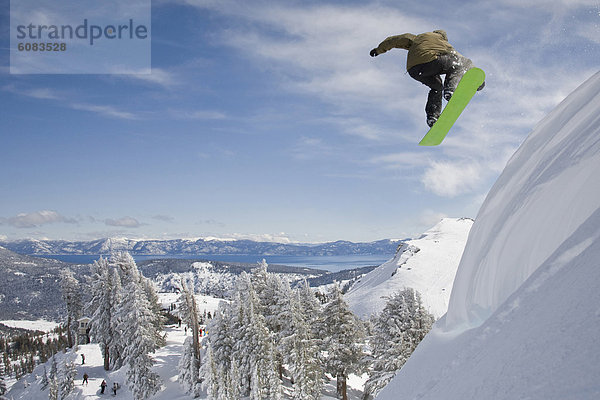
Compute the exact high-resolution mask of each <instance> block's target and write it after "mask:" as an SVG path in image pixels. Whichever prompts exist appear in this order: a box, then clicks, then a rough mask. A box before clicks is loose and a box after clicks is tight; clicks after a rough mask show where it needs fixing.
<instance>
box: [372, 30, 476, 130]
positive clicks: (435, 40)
mask: <svg viewBox="0 0 600 400" xmlns="http://www.w3.org/2000/svg"><path fill="white" fill-rule="evenodd" d="M393 48H398V49H405V50H408V56H407V59H406V69H407V71H408V74H409V75H410V76H411V77H412V78H413V79H416V80H417V81H419V82H421V83H423V84H424V85H427V86H428V87H429V88H430V89H431V90H430V91H429V96H428V97H427V105H426V106H425V113H426V114H427V125H429V126H430V127H431V126H433V124H435V121H437V119H438V118H439V116H440V114H441V112H442V94H443V96H444V98H445V99H446V100H450V98H451V97H452V93H454V90H456V86H457V85H458V81H460V78H461V77H462V76H463V75H464V74H465V72H467V70H468V69H470V68H473V62H472V61H471V60H469V59H468V58H466V57H464V56H463V55H462V54H460V53H459V52H458V51H456V50H454V47H452V45H451V44H450V43H448V36H447V35H446V32H445V31H442V30H436V31H433V32H426V33H422V34H420V35H413V34H412V33H405V34H402V35H396V36H390V37H388V38H387V39H385V40H384V41H383V42H381V43H380V44H379V46H377V47H376V48H374V49H373V50H371V52H370V53H369V54H370V55H371V57H376V56H378V55H380V54H383V53H385V52H386V51H389V50H391V49H393ZM442 74H445V75H446V77H445V79H444V83H443V84H442V78H441V77H440V75H442ZM484 86H485V82H484V83H483V84H482V85H481V86H480V87H479V88H478V89H477V90H481V89H483V87H484Z"/></svg>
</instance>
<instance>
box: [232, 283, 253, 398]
mask: <svg viewBox="0 0 600 400" xmlns="http://www.w3.org/2000/svg"><path fill="white" fill-rule="evenodd" d="M251 292H252V296H250V294H251ZM253 293H254V289H253V288H252V283H251V282H250V278H249V276H248V274H246V273H245V272H242V273H241V274H240V276H239V277H238V279H237V280H236V286H235V293H234V298H233V302H232V304H231V308H230V309H231V315H230V320H229V324H228V325H229V330H230V334H231V338H232V348H231V362H232V363H234V364H235V365H236V368H237V370H238V378H239V382H238V384H239V387H240V392H241V394H242V396H249V395H250V390H251V382H252V369H253V367H254V365H253V363H252V361H253V359H252V350H253V349H252V347H253V345H252V342H251V340H252V339H253V336H252V335H251V333H250V332H251V331H250V326H251V316H250V304H249V302H250V301H254V302H255V304H254V305H253V307H252V309H253V310H254V309H256V306H257V304H256V303H257V300H256V295H254V294H253Z"/></svg>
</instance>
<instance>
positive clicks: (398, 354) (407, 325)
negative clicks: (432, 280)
mask: <svg viewBox="0 0 600 400" xmlns="http://www.w3.org/2000/svg"><path fill="white" fill-rule="evenodd" d="M434 321H435V319H434V317H433V315H431V314H429V313H428V312H427V310H425V307H424V306H423V302H422V300H421V295H420V294H419V292H417V291H415V290H414V289H412V288H408V289H404V290H402V291H400V292H397V293H394V294H393V295H392V296H390V297H389V298H388V301H387V303H386V305H385V307H384V308H383V310H382V312H381V313H380V314H379V315H378V316H377V317H375V318H374V320H373V326H374V332H375V333H374V335H373V337H372V338H371V340H370V343H371V348H372V358H373V367H372V370H371V371H370V372H369V379H368V380H367V382H366V383H365V390H364V396H363V399H365V400H367V399H372V398H373V397H375V396H376V395H377V393H379V391H380V390H381V389H383V387H385V385H387V384H388V382H389V381H390V380H391V379H392V378H393V377H394V375H396V373H397V372H398V370H400V368H402V366H403V365H404V363H405V362H406V361H407V360H408V358H409V357H410V355H411V354H412V353H413V351H414V350H415V349H416V347H417V345H418V344H419V342H420V341H421V340H422V339H423V338H424V337H425V335H426V334H427V332H429V330H430V329H431V327H432V326H433V323H434Z"/></svg>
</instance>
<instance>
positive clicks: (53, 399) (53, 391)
mask: <svg viewBox="0 0 600 400" xmlns="http://www.w3.org/2000/svg"><path fill="white" fill-rule="evenodd" d="M48 380H49V382H50V383H49V385H48V387H49V389H48V399H49V400H58V395H59V386H58V384H59V382H58V364H57V361H56V357H55V356H52V361H51V363H50V375H49V376H48Z"/></svg>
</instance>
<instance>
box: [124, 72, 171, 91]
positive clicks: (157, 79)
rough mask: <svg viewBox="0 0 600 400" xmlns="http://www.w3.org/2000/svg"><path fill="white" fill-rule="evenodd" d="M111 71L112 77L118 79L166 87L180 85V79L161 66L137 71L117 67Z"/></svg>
mask: <svg viewBox="0 0 600 400" xmlns="http://www.w3.org/2000/svg"><path fill="white" fill-rule="evenodd" d="M112 73H113V74H114V75H113V76H114V77H116V78H119V79H127V80H133V81H139V82H145V83H148V84H152V85H158V86H161V87H163V88H167V89H170V88H173V87H175V86H178V85H180V80H179V79H178V78H177V77H176V75H175V74H174V73H172V72H170V71H167V70H165V69H162V68H151V69H150V68H148V69H143V70H139V71H132V70H128V69H118V68H117V69H115V70H113V71H112Z"/></svg>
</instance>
